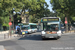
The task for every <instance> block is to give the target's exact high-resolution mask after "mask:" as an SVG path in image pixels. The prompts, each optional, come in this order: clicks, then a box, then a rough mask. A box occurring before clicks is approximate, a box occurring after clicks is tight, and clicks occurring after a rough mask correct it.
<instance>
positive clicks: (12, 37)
mask: <svg viewBox="0 0 75 50" xmlns="http://www.w3.org/2000/svg"><path fill="white" fill-rule="evenodd" d="M14 38H15V39H17V38H19V37H17V35H15V34H14V35H12V36H11V37H10V36H9V38H6V39H3V40H0V41H7V40H11V39H14Z"/></svg>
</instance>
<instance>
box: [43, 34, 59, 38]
mask: <svg viewBox="0 0 75 50" xmlns="http://www.w3.org/2000/svg"><path fill="white" fill-rule="evenodd" d="M57 37H58V34H42V38H57Z"/></svg>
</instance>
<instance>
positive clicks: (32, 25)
mask: <svg viewBox="0 0 75 50" xmlns="http://www.w3.org/2000/svg"><path fill="white" fill-rule="evenodd" d="M22 29H23V30H22ZM21 30H22V31H28V33H33V32H36V31H37V24H36V23H28V24H26V23H23V25H22V26H21Z"/></svg>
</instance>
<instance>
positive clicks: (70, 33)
mask: <svg viewBox="0 0 75 50" xmlns="http://www.w3.org/2000/svg"><path fill="white" fill-rule="evenodd" d="M70 34H75V33H63V34H62V35H70Z"/></svg>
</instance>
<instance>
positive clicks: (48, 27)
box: [44, 23, 59, 31]
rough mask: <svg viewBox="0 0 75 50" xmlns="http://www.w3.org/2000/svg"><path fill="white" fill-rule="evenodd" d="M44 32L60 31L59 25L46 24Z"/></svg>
mask: <svg viewBox="0 0 75 50" xmlns="http://www.w3.org/2000/svg"><path fill="white" fill-rule="evenodd" d="M44 30H46V31H58V30H59V24H58V23H44Z"/></svg>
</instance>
